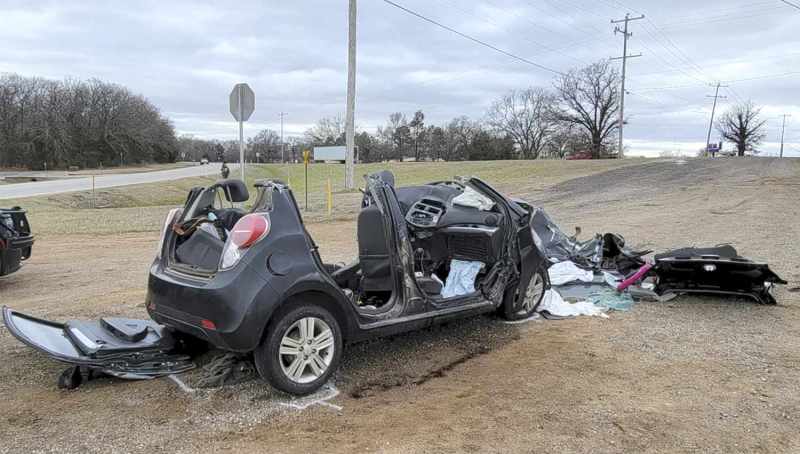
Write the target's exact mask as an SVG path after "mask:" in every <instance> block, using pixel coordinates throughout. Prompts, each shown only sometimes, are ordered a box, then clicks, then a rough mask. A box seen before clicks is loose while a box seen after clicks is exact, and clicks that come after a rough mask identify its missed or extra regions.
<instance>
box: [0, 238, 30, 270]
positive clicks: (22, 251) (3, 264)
mask: <svg viewBox="0 0 800 454" xmlns="http://www.w3.org/2000/svg"><path fill="white" fill-rule="evenodd" d="M33 242H34V238H33V235H27V236H23V237H18V238H10V239H0V276H5V275H7V274H11V273H13V272H15V271H17V270H19V269H20V268H21V267H22V262H23V261H25V260H28V258H30V256H31V252H32V251H33Z"/></svg>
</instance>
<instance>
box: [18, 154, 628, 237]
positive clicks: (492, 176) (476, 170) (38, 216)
mask: <svg viewBox="0 0 800 454" xmlns="http://www.w3.org/2000/svg"><path fill="white" fill-rule="evenodd" d="M641 162H642V161H641V160H637V159H626V160H607V161H569V162H565V161H487V162H481V161H479V162H406V163H396V162H393V163H375V164H364V165H358V166H356V170H355V175H356V185H357V186H358V187H363V176H364V175H366V174H369V173H372V172H375V171H378V170H383V169H388V170H391V171H392V172H393V173H394V174H395V177H396V180H397V184H398V185H409V184H418V183H425V182H430V181H435V180H441V179H448V178H452V177H453V176H455V175H463V176H470V175H474V176H478V177H481V178H483V179H485V180H486V181H488V182H490V183H492V184H496V185H497V187H498V188H499V189H501V190H503V191H506V192H507V193H509V194H511V195H517V194H530V193H531V192H535V191H537V190H540V189H542V188H545V187H548V186H550V185H552V184H554V183H556V182H558V181H563V180H566V179H569V178H575V177H579V176H584V175H589V174H593V173H597V172H603V171H606V170H609V169H614V168H619V167H623V166H627V165H634V164H638V163H641ZM213 165H216V164H213ZM247 172H248V173H247V183H248V187H250V188H252V184H253V182H254V181H256V180H258V179H263V178H270V179H280V180H282V181H285V182H286V181H288V183H289V185H290V186H291V187H292V189H293V190H294V192H295V197H296V198H297V200H298V202H299V203H300V204H301V206H302V207H303V208H304V209H305V211H306V213H305V215H306V218H307V219H309V220H312V221H320V220H325V219H341V218H348V217H351V216H353V215H354V213H355V209H356V207H357V206H358V201H359V200H360V193H359V192H358V191H347V190H345V188H344V166H342V165H340V164H312V165H310V166H309V178H308V183H309V184H308V194H309V197H308V201H309V204H308V206H307V207H306V205H305V191H306V187H305V178H304V174H305V171H304V167H303V165H302V164H290V165H285V166H284V165H278V164H260V165H249V166H248V167H247ZM232 176H238V175H237V172H236V171H234V172H232ZM214 180H215V178H212V177H196V178H185V179H180V180H174V181H169V182H161V183H152V184H144V185H132V186H124V187H118V188H112V189H103V190H98V191H96V192H95V194H94V195H92V193H91V192H87V191H82V192H70V193H64V194H57V195H52V196H42V197H32V198H27V199H17V200H6V201H4V202H3V205H4V206H5V205H8V206H13V205H19V206H22V207H24V208H25V209H26V210H28V217H29V219H30V221H31V224H32V225H33V227H34V230H35V232H36V234H37V235H40V236H48V235H58V234H64V233H69V234H75V233H79V234H116V233H126V232H145V231H157V230H159V229H160V227H161V223H162V221H163V218H164V216H165V215H166V212H167V211H168V210H169V209H170V208H171V207H175V206H179V205H181V204H182V203H183V201H184V199H185V197H186V194H187V192H188V191H189V189H191V188H192V187H194V186H205V185H208V184H210V183H212V182H213V181H214ZM328 181H330V183H331V188H332V192H333V200H334V208H333V213H332V216H328V214H327V207H326V187H327V184H328ZM254 196H255V194H254V193H253V194H251V200H252V197H254Z"/></svg>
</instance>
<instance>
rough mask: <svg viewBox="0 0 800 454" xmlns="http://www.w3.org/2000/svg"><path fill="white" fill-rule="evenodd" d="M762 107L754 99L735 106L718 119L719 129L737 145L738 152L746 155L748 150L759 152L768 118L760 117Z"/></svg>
mask: <svg viewBox="0 0 800 454" xmlns="http://www.w3.org/2000/svg"><path fill="white" fill-rule="evenodd" d="M760 113H761V109H760V108H757V107H756V106H755V104H753V102H752V101H747V102H744V103H742V104H738V105H736V106H733V107H732V108H731V109H730V110H728V111H727V112H725V113H724V114H723V115H722V117H720V119H719V120H718V121H717V131H719V133H720V134H722V137H723V138H724V139H725V140H727V141H730V142H733V143H734V144H735V145H736V153H737V155H739V156H744V153H745V152H746V151H750V152H753V153H758V150H756V146H758V144H759V143H761V141H762V140H764V137H765V136H766V133H764V130H763V129H764V124H765V123H766V122H767V120H761V119H759V118H758V116H759V114H760Z"/></svg>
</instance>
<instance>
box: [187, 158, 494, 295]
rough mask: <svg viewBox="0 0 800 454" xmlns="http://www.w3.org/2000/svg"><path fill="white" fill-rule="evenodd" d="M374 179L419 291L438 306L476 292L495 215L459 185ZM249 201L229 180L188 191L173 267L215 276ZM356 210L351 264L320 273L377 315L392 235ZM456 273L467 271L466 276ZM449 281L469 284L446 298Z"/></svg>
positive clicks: (374, 214)
mask: <svg viewBox="0 0 800 454" xmlns="http://www.w3.org/2000/svg"><path fill="white" fill-rule="evenodd" d="M380 176H381V179H382V180H383V181H384V182H386V183H388V184H389V185H390V186H391V187H392V188H393V192H394V199H392V200H390V203H397V204H398V205H399V207H398V208H399V212H400V213H401V214H402V216H403V217H404V220H405V225H406V227H407V229H408V230H407V232H408V239H409V243H410V247H411V251H412V253H413V259H414V278H415V279H416V281H417V284H418V285H419V287H420V289H422V290H423V291H424V292H425V293H426V294H427V295H428V296H429V297H431V298H433V299H438V300H442V301H444V300H450V299H455V298H459V297H464V296H469V295H471V294H474V293H475V292H477V290H478V289H479V287H480V282H481V280H482V278H483V277H484V276H485V275H486V273H487V271H488V270H489V269H490V268H491V265H493V264H494V263H495V262H496V261H497V260H499V259H500V256H501V254H502V249H503V248H502V246H503V237H504V235H503V228H504V227H503V226H504V225H505V223H504V220H503V216H504V214H503V212H502V210H500V209H499V208H498V207H497V206H496V204H495V203H494V202H493V201H492V200H491V199H489V198H488V197H487V196H485V195H483V194H481V193H479V192H478V191H477V190H475V189H474V188H472V187H471V186H469V185H467V184H465V183H461V182H456V181H440V182H434V183H430V184H425V185H418V186H407V187H401V188H394V186H393V185H394V176H393V175H392V174H391V173H390V172H388V171H384V172H382V173H381V175H380ZM248 199H249V193H248V191H247V188H246V187H245V185H244V183H242V182H241V181H240V180H235V179H230V180H222V181H219V182H217V183H215V184H214V185H212V186H210V187H208V188H195V189H193V190H192V191H191V192H190V194H189V196H188V198H187V203H186V206H188V207H189V208H188V209H186V212H185V213H184V215H183V216H182V217H181V218H180V219H179V220H178V222H177V223H176V227H175V228H174V230H175V232H176V233H177V234H178V235H177V239H176V241H175V247H174V249H173V251H174V254H173V260H174V262H175V263H177V264H180V265H184V266H188V267H190V268H193V269H196V270H207V271H212V272H213V271H216V269H217V266H218V264H219V260H220V257H221V255H222V251H223V248H224V245H225V241H226V239H227V236H228V232H230V231H231V230H232V229H233V226H234V225H235V224H236V221H238V220H239V219H240V218H241V217H242V216H244V215H245V214H246V212H245V211H244V210H243V209H241V208H238V207H236V206H235V204H238V203H241V202H244V201H247V200H248ZM395 200H396V202H395ZM363 205H364V206H363V208H362V209H361V211H360V212H359V214H358V219H357V240H358V258H357V260H356V261H354V262H353V263H350V264H348V265H345V264H335V265H334V264H325V269H326V271H328V272H329V273H330V275H331V277H332V278H333V279H334V281H335V282H336V283H337V285H338V286H339V287H341V288H342V289H344V290H345V292H346V293H347V294H348V295H349V296H350V298H351V299H352V300H353V301H354V302H355V303H356V304H357V305H358V306H359V307H361V308H365V309H367V310H370V309H380V308H382V307H385V306H386V304H387V303H389V302H391V298H392V294H393V292H394V289H395V282H396V279H397V276H394V275H393V272H392V266H391V247H392V244H393V239H392V237H391V233H392V230H391V226H390V224H389V221H388V220H387V218H386V217H385V216H384V215H383V213H382V212H381V210H380V208H379V207H378V205H377V204H375V203H370V197H368V196H367V197H365V203H364V204H363ZM454 267H458V268H459V269H454ZM462 268H469V269H471V270H472V271H471V274H470V273H469V272H464V271H463V270H462ZM465 273H466V274H465ZM451 274H453V276H451ZM448 279H451V280H453V281H454V282H453V285H454V287H458V285H457V284H458V282H456V281H458V280H459V279H460V280H462V281H469V282H467V283H466V285H463V286H462V287H463V288H461V289H460V290H459V289H457V290H454V291H452V290H450V289H448Z"/></svg>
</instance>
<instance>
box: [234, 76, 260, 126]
mask: <svg viewBox="0 0 800 454" xmlns="http://www.w3.org/2000/svg"><path fill="white" fill-rule="evenodd" d="M230 105H231V114H232V115H233V118H235V119H236V121H247V120H248V119H250V115H253V111H254V110H256V94H255V93H253V90H252V89H251V88H250V86H249V85H247V84H236V85H235V86H234V87H233V90H231V95H230Z"/></svg>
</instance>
